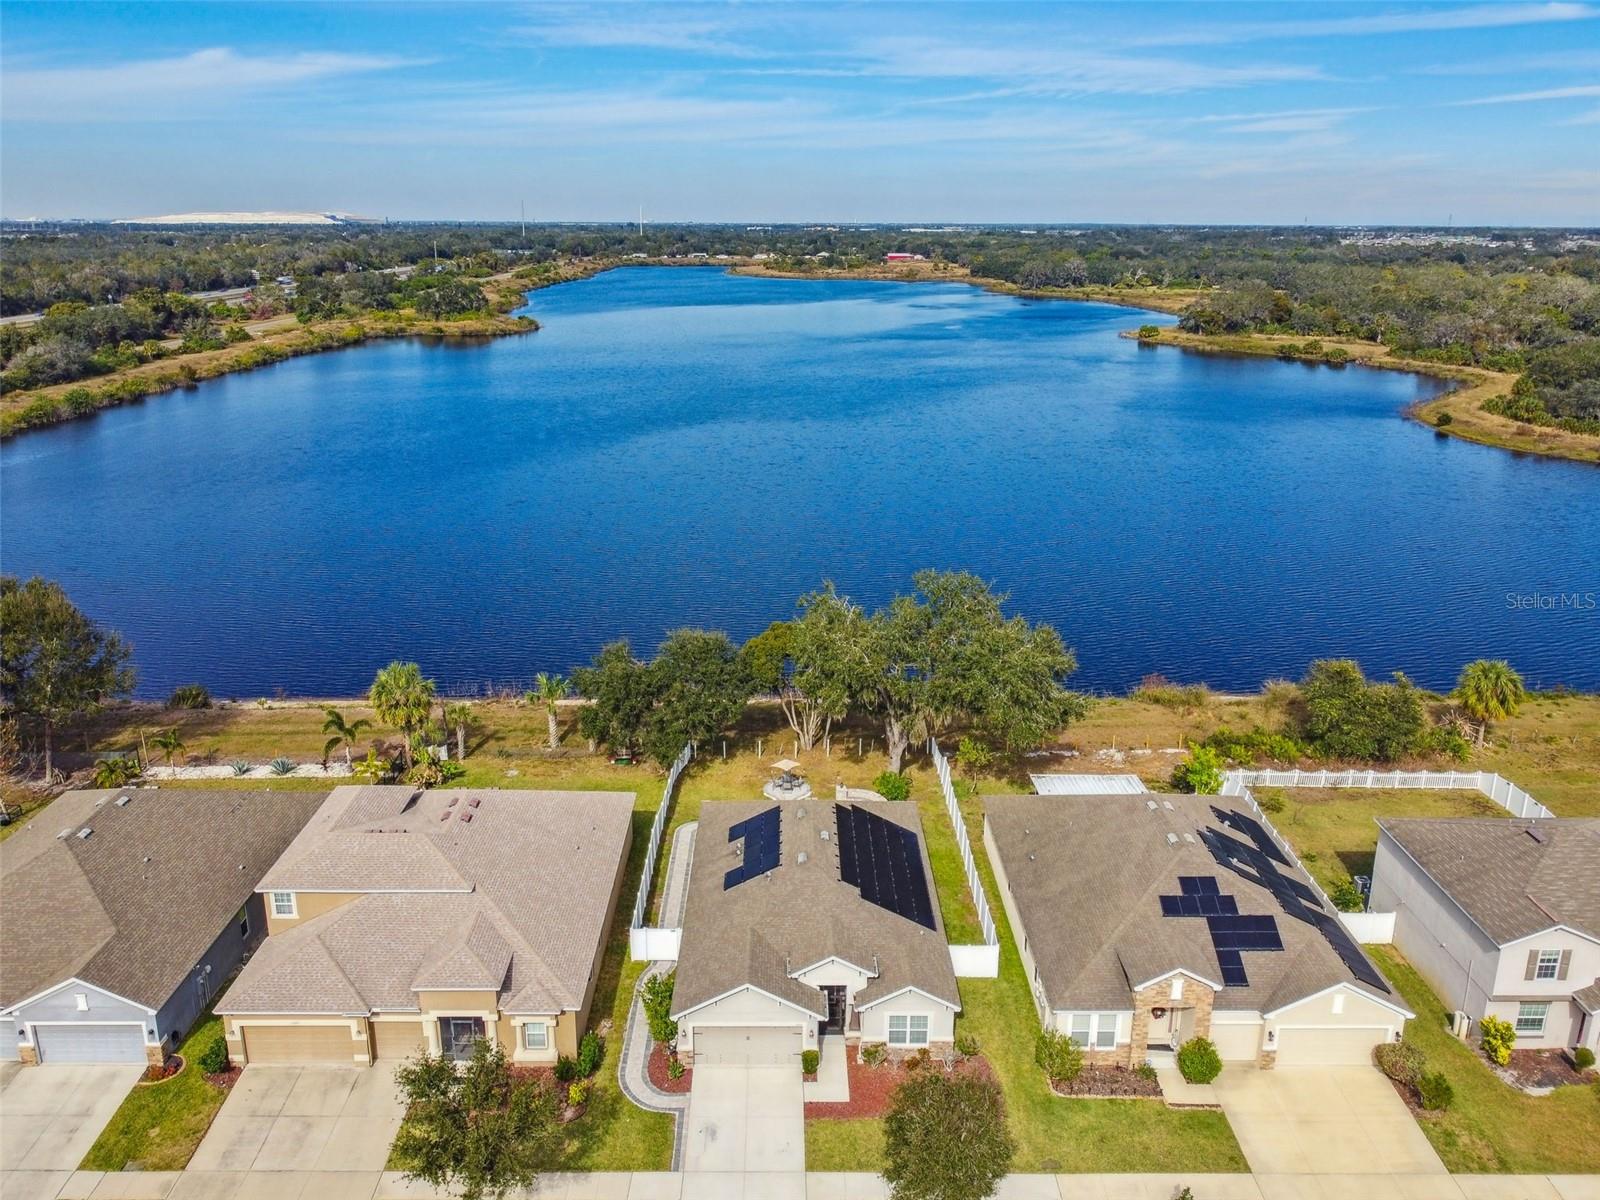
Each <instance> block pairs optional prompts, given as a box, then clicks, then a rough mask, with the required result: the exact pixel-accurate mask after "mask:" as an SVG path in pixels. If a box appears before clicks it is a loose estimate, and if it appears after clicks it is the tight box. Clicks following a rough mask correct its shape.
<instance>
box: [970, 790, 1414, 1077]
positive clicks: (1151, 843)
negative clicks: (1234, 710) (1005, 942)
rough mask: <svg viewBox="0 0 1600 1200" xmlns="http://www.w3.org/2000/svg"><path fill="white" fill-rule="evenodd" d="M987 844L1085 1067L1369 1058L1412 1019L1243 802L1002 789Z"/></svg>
mask: <svg viewBox="0 0 1600 1200" xmlns="http://www.w3.org/2000/svg"><path fill="white" fill-rule="evenodd" d="M984 807H985V815H984V826H983V840H984V846H985V847H986V848H987V850H988V853H989V861H990V862H991V863H992V864H993V866H994V871H995V879H996V882H997V883H998V884H999V886H1000V895H1001V898H1002V900H1003V901H1004V903H1005V909H1006V915H1007V917H1009V918H1010V921H1011V928H1012V932H1013V933H1014V935H1015V937H1016V940H1017V946H1018V949H1019V950H1020V951H1021V954H1022V961H1023V966H1024V968H1025V969H1026V971H1027V974H1028V981H1029V985H1030V987H1031V988H1032V992H1033V999H1034V1004H1035V1006H1036V1007H1037V1009H1038V1012H1039V1018H1040V1021H1041V1022H1042V1023H1043V1024H1044V1025H1045V1026H1046V1027H1047V1028H1050V1029H1055V1030H1059V1031H1060V1032H1062V1033H1064V1034H1067V1035H1068V1036H1070V1037H1071V1038H1072V1039H1073V1040H1074V1041H1076V1042H1078V1044H1079V1045H1081V1046H1082V1047H1084V1049H1085V1057H1086V1059H1087V1060H1088V1061H1090V1062H1097V1063H1105V1064H1114V1065H1119V1066H1130V1067H1133V1066H1139V1065H1141V1064H1143V1063H1146V1062H1150V1063H1153V1064H1156V1065H1160V1064H1163V1063H1170V1062H1171V1060H1172V1056H1173V1055H1174V1053H1175V1051H1176V1049H1177V1047H1179V1046H1180V1045H1182V1043H1184V1042H1185V1041H1188V1040H1189V1039H1190V1038H1196V1037H1204V1038H1209V1039H1210V1040H1211V1041H1212V1042H1214V1043H1215V1044H1216V1047H1217V1050H1218V1052H1219V1053H1220V1054H1221V1056H1222V1058H1223V1060H1224V1061H1229V1062H1247V1063H1255V1064H1257V1065H1259V1066H1262V1067H1271V1066H1273V1065H1275V1064H1281V1065H1290V1064H1294V1065H1299V1064H1325V1063H1326V1064H1334V1063H1366V1062H1370V1061H1371V1058H1372V1050H1373V1047H1374V1046H1377V1045H1380V1044H1382V1043H1384V1042H1388V1041H1392V1040H1394V1039H1396V1038H1398V1037H1399V1036H1400V1032H1401V1030H1402V1029H1403V1028H1404V1026H1405V1022H1406V1021H1407V1020H1408V1019H1409V1018H1410V1017H1411V1016H1412V1014H1411V1013H1410V1012H1409V1011H1408V1010H1407V1009H1406V1008H1405V1006H1404V1005H1403V1004H1402V1003H1401V1002H1400V999H1399V997H1398V995H1397V994H1395V993H1394V992H1393V991H1392V990H1391V988H1390V987H1389V985H1388V983H1386V982H1385V981H1384V978H1383V976H1382V975H1381V974H1379V973H1378V971H1377V969H1376V968H1375V967H1374V966H1373V965H1372V963H1371V962H1370V961H1369V960H1368V959H1367V957H1366V955H1364V954H1363V953H1362V952H1361V948H1360V947H1359V946H1358V945H1357V944H1356V943H1355V941H1354V940H1353V939H1352V938H1351V937H1350V935H1349V933H1348V932H1347V931H1346V930H1345V927H1344V924H1343V923H1342V922H1341V921H1340V920H1339V915H1338V913H1337V912H1335V911H1334V909H1333V905H1332V904H1331V903H1330V902H1329V901H1328V900H1327V899H1326V897H1324V896H1323V895H1322V894H1321V892H1320V891H1319V890H1318V889H1317V887H1316V885H1315V884H1314V883H1313V882H1312V881H1311V879H1310V878H1309V877H1308V876H1307V875H1306V874H1305V872H1304V871H1303V870H1300V869H1299V868H1297V867H1295V866H1294V865H1293V862H1292V860H1291V858H1290V856H1289V855H1287V854H1285V853H1284V852H1283V849H1282V848H1281V847H1280V846H1279V845H1278V843H1277V842H1276V841H1274V839H1273V837H1272V835H1271V833H1270V832H1268V830H1267V829H1266V827H1265V826H1264V825H1263V824H1262V823H1261V821H1260V819H1259V817H1258V816H1257V815H1256V814H1255V813H1254V811H1253V810H1252V809H1251V808H1250V807H1249V806H1248V805H1247V804H1246V803H1245V802H1243V801H1240V800H1237V799H1234V798H1231V797H1225V796H1156V795H1150V796H1126V795H1117V796H998V797H988V798H986V799H985V800H984Z"/></svg>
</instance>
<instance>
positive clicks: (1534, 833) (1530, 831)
mask: <svg viewBox="0 0 1600 1200" xmlns="http://www.w3.org/2000/svg"><path fill="white" fill-rule="evenodd" d="M1522 832H1523V833H1525V834H1527V835H1528V836H1529V837H1531V838H1532V839H1533V840H1534V841H1536V842H1538V843H1539V844H1540V845H1543V844H1544V831H1543V830H1541V829H1540V828H1539V827H1538V826H1537V825H1529V826H1528V827H1527V828H1526V829H1524V830H1523V831H1522Z"/></svg>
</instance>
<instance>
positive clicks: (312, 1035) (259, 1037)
mask: <svg viewBox="0 0 1600 1200" xmlns="http://www.w3.org/2000/svg"><path fill="white" fill-rule="evenodd" d="M241 1032H242V1033H243V1034H244V1054H245V1058H246V1059H247V1060H249V1061H250V1062H253V1063H340V1064H342V1065H344V1066H347V1067H348V1066H350V1065H352V1064H353V1063H354V1062H355V1053H356V1051H357V1050H359V1049H360V1048H361V1043H360V1042H357V1041H353V1040H351V1037H350V1026H348V1025H256V1026H250V1025H245V1026H241Z"/></svg>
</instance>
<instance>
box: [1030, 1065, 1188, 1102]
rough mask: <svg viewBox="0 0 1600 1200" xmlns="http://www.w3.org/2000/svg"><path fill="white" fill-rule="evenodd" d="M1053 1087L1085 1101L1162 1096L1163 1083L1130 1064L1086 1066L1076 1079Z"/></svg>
mask: <svg viewBox="0 0 1600 1200" xmlns="http://www.w3.org/2000/svg"><path fill="white" fill-rule="evenodd" d="M1050 1090H1051V1091H1053V1092H1055V1094H1056V1095H1058V1096H1073V1097H1076V1098H1078V1099H1083V1100H1088V1099H1094V1100H1108V1099H1151V1100H1159V1099H1161V1084H1160V1083H1158V1082H1157V1081H1156V1080H1154V1079H1146V1078H1145V1077H1144V1076H1143V1075H1140V1074H1139V1073H1138V1072H1136V1071H1130V1070H1129V1069H1128V1068H1127V1067H1084V1068H1083V1070H1081V1071H1079V1072H1078V1077H1077V1078H1076V1079H1074V1080H1072V1081H1071V1082H1068V1083H1052V1084H1051V1085H1050Z"/></svg>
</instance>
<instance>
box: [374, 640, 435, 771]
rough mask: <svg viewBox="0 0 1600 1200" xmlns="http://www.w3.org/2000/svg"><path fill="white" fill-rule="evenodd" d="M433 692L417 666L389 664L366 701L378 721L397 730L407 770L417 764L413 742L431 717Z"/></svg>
mask: <svg viewBox="0 0 1600 1200" xmlns="http://www.w3.org/2000/svg"><path fill="white" fill-rule="evenodd" d="M433 692H434V688H433V680H431V679H424V678H423V677H422V668H421V667H419V666H417V664H416V663H409V662H392V663H390V664H389V665H388V666H387V667H385V668H383V670H381V671H379V672H378V674H377V675H376V676H375V677H374V678H373V680H372V690H371V691H370V692H369V693H368V695H367V699H368V702H369V703H371V705H372V711H373V712H375V713H377V714H378V720H380V721H382V722H383V723H384V724H385V725H393V726H394V727H395V728H396V729H398V730H399V731H400V734H401V742H402V745H401V748H400V753H401V755H402V756H403V757H404V759H405V764H406V767H407V769H409V768H410V767H411V766H412V765H413V764H414V763H415V762H416V758H415V756H414V752H413V750H412V741H413V739H414V738H415V737H416V735H417V734H418V733H419V732H421V731H422V729H424V728H425V727H426V726H427V724H428V718H429V717H431V716H432V715H433Z"/></svg>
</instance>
